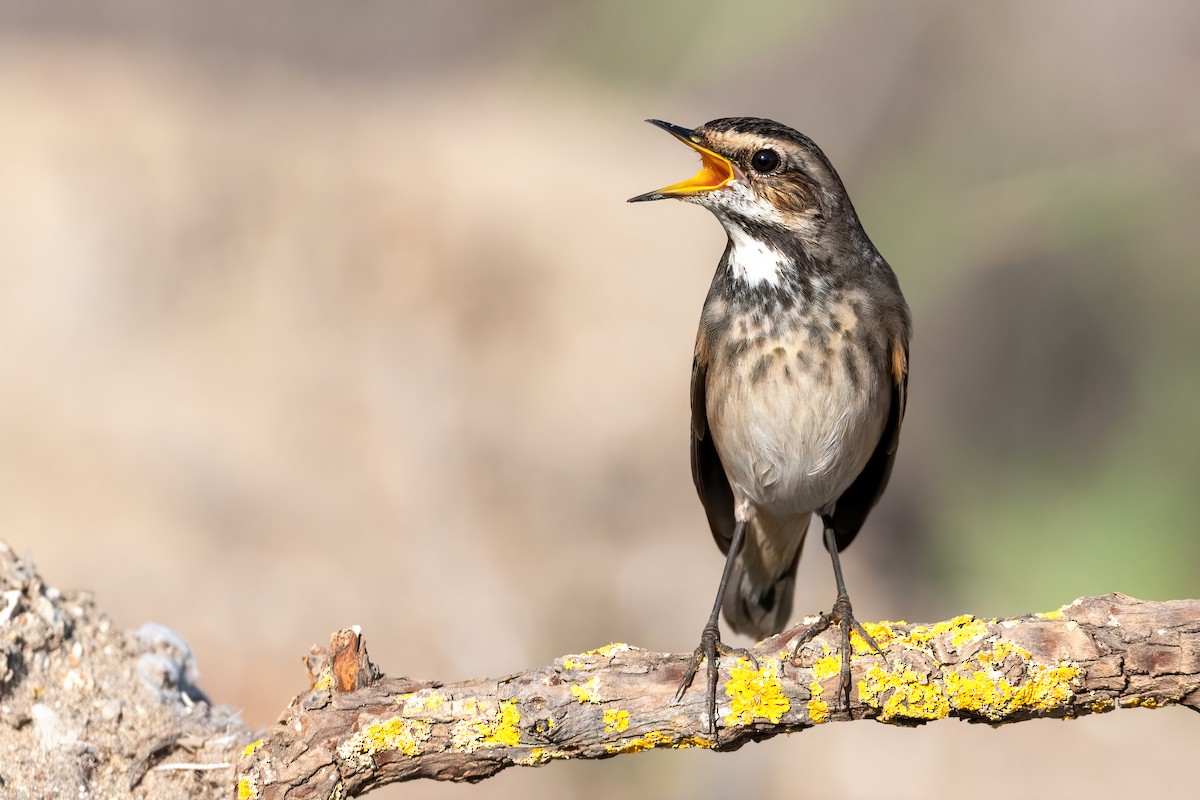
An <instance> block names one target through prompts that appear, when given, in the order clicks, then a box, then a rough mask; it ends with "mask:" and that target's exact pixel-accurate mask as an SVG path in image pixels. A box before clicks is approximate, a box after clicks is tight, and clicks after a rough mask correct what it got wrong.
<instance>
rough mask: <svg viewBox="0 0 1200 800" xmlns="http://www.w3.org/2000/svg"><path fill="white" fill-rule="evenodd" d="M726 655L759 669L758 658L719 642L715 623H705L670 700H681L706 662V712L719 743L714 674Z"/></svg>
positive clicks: (715, 679)
mask: <svg viewBox="0 0 1200 800" xmlns="http://www.w3.org/2000/svg"><path fill="white" fill-rule="evenodd" d="M725 656H738V657H740V658H744V659H746V660H748V661H749V662H750V663H752V664H753V665H754V668H755V669H758V659H757V658H755V656H754V654H753V653H751V652H750V651H749V650H747V649H745V648H744V647H729V646H727V645H725V644H724V643H722V642H721V632H720V631H719V630H717V628H716V627H710V626H705V628H704V631H703V632H702V633H701V634H700V644H699V645H698V646H697V647H696V649H695V650H694V651H693V652H692V657H691V659H690V661H689V663H688V668H687V672H685V673H684V674H683V680H682V681H680V682H679V689H677V690H676V692H675V699H674V700H673V701H672V702H671V704H672V705H679V704H680V703H681V702H683V696H684V694H685V693H686V692H687V690H688V687H689V686H691V684H692V680H693V679H694V678H695V677H696V672H698V671H699V669H700V664H701V663H702V662H704V663H705V665H706V667H705V679H706V680H705V683H706V684H707V689H708V692H707V695H706V698H705V699H706V700H707V709H706V710H707V712H708V714H707V716H708V732H709V733H710V734H712V736H713V739H714V744H717V743H719V738H718V732H717V676H718V673H719V670H720V663H719V661H720V658H721V657H725Z"/></svg>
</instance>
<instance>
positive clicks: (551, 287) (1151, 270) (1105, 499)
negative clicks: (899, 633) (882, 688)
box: [0, 0, 1200, 800]
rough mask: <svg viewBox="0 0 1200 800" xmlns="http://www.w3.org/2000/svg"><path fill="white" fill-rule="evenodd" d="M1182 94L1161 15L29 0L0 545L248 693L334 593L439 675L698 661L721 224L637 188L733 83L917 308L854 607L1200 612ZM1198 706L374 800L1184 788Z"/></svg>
mask: <svg viewBox="0 0 1200 800" xmlns="http://www.w3.org/2000/svg"><path fill="white" fill-rule="evenodd" d="M1198 82H1200V6H1197V5H1195V4H1192V3H1187V2H1183V0H1181V1H1180V2H1173V3H1172V2H1165V3H1158V4H1154V5H1153V6H1140V5H1134V4H1123V3H1118V2H1115V0H1114V1H1113V2H1102V3H1083V2H1068V3H1058V4H1053V5H1045V4H1040V3H1034V2H1022V3H1011V4H1004V5H1003V6H999V7H988V8H984V7H983V6H980V5H970V6H966V5H959V4H953V3H948V2H933V1H932V0H930V1H929V2H918V3H911V4H906V5H904V6H899V5H894V4H887V3H873V2H854V3H845V4H836V5H835V4H816V3H800V4H794V3H782V2H780V3H760V4H753V3H751V4H741V5H738V6H737V8H736V9H734V8H732V7H726V6H725V5H724V4H719V3H716V2H711V3H709V2H700V3H683V2H672V3H662V4H636V3H632V2H628V3H625V2H611V3H596V4H576V5H569V4H558V3H553V2H548V0H514V1H513V2H504V3H500V2H497V3H479V4H469V3H465V2H452V3H444V4H432V3H430V4H423V3H416V2H412V3H398V4H397V3H381V2H357V3H354V4H325V5H322V4H316V3H308V2H304V3H282V2H266V3H255V4H251V5H243V4H235V3H229V2H212V3H198V4H190V5H184V4H178V5H175V4H167V5H163V4H158V3H153V2H151V1H150V0H121V1H120V2H115V3H110V4H106V5H105V6H104V7H101V6H95V5H92V4H90V3H85V2H79V3H77V4H69V3H68V4H59V5H58V6H54V7H51V6H49V5H42V4H34V3H29V4H5V5H3V6H0V538H2V539H4V540H5V541H7V542H9V543H10V544H11V545H12V546H13V547H14V548H15V549H16V551H17V552H18V553H21V554H23V555H25V556H27V557H29V558H31V559H32V560H33V561H34V562H36V564H37V565H38V568H39V569H40V571H41V572H42V574H43V575H44V576H45V577H46V578H47V579H48V580H49V581H51V582H54V583H57V584H59V585H61V586H64V587H84V588H88V589H91V590H92V591H94V592H95V594H96V596H97V599H98V602H99V604H100V606H101V607H102V608H105V609H106V610H108V611H109V612H110V613H111V614H112V615H113V616H114V617H115V618H116V620H117V621H118V622H119V623H121V624H123V625H126V626H130V627H136V626H138V625H140V624H141V623H143V622H145V621H147V620H153V621H155V622H159V623H162V624H165V625H168V626H170V627H171V628H173V629H175V630H177V631H178V632H179V633H180V634H181V635H182V636H183V637H184V638H185V639H186V640H187V641H188V642H189V643H190V644H191V646H192V647H193V649H194V651H195V653H196V657H197V659H198V662H199V665H200V669H201V671H202V678H201V685H202V686H203V687H204V689H205V691H207V692H208V694H209V695H210V696H212V697H213V698H214V699H216V700H218V701H220V702H224V703H228V704H230V705H232V706H234V707H235V708H239V709H241V711H242V714H243V717H244V718H245V719H246V720H247V721H248V722H249V723H250V724H252V725H266V724H268V723H269V722H271V721H273V720H274V716H275V714H276V713H278V712H279V711H280V710H281V709H282V708H283V707H284V706H285V705H286V704H287V702H288V701H289V700H290V698H291V696H292V695H293V694H294V693H296V692H297V691H299V689H300V688H301V684H302V682H303V680H304V672H303V668H302V666H301V664H300V660H299V659H300V656H301V654H303V653H304V652H306V651H307V649H308V647H309V645H310V644H312V643H313V642H323V641H325V640H326V638H327V636H328V634H329V632H330V631H332V630H334V629H336V628H339V627H343V626H346V625H349V624H359V625H361V626H362V627H363V629H364V632H365V634H366V636H367V641H368V644H369V646H370V649H371V653H372V656H373V658H374V660H375V661H376V662H377V663H378V664H379V665H380V666H381V667H382V668H383V669H384V670H385V671H387V672H389V673H393V674H407V675H411V676H414V677H436V678H442V679H447V680H449V679H455V678H463V677H468V676H474V675H483V674H497V675H498V674H503V673H505V672H509V671H515V670H517V669H520V668H523V667H527V666H531V665H533V664H537V663H543V662H547V661H549V660H550V659H552V658H554V657H555V656H558V655H561V654H563V653H568V652H578V651H581V650H585V649H588V648H590V647H595V646H597V645H601V644H605V643H607V642H609V641H628V642H631V643H635V644H638V645H640V646H644V647H648V648H653V649H660V650H673V651H684V650H690V649H691V648H692V647H693V646H694V645H695V641H696V638H697V636H698V635H699V631H700V627H701V626H702V624H703V622H704V616H705V614H706V612H707V610H708V608H709V604H710V603H711V601H712V592H713V591H714V590H715V588H716V582H717V578H718V577H719V571H720V567H721V557H720V554H719V552H718V550H717V549H716V547H715V546H714V545H713V544H712V541H711V537H710V536H709V533H708V531H707V528H706V524H705V521H704V515H703V512H702V509H701V507H700V504H699V502H698V501H697V500H696V498H695V494H694V490H693V488H692V485H691V477H690V473H689V468H688V462H687V452H686V425H687V413H688V411H687V402H688V400H687V396H688V395H687V383H688V376H689V370H690V366H691V358H690V356H691V347H692V342H693V337H694V334H695V325H696V320H697V316H698V312H699V308H700V303H701V301H702V299H703V297H704V294H705V292H706V290H707V288H708V284H709V281H710V279H711V276H712V271H713V269H714V268H715V265H716V262H717V260H718V258H719V256H720V253H721V249H722V247H723V244H724V238H723V233H722V232H721V229H720V227H719V225H717V224H716V222H715V221H714V220H713V219H711V217H709V215H707V214H705V213H704V212H703V211H701V210H699V209H696V208H692V207H687V206H684V205H682V204H666V203H659V204H654V205H650V206H629V205H626V204H625V203H624V200H625V198H627V197H629V196H632V195H634V194H637V193H640V192H643V191H646V190H648V189H652V188H654V187H657V186H659V185H663V184H665V183H669V182H673V181H675V180H678V179H680V178H683V177H686V176H687V175H689V174H690V170H692V169H693V167H694V163H693V161H694V159H693V158H692V157H691V155H689V154H688V153H687V152H686V151H685V150H684V149H683V148H680V147H678V146H677V145H676V144H675V143H673V142H672V141H671V140H670V138H669V137H666V136H663V135H662V133H661V132H659V131H655V130H654V129H653V128H651V127H649V126H646V125H644V124H642V123H641V120H642V119H643V118H646V117H661V118H664V119H668V120H671V121H673V122H677V123H680V124H685V125H696V124H699V123H701V122H703V121H705V120H707V119H711V118H714V117H720V116H730V115H741V114H752V115H756V116H768V117H773V118H776V119H779V120H780V121H783V122H786V123H788V124H791V125H794V126H795V127H797V128H800V129H801V130H804V131H805V132H806V133H808V134H810V135H811V136H812V137H813V138H814V139H815V140H816V141H817V142H818V143H819V144H821V145H822V146H823V147H824V149H825V150H826V152H827V153H828V155H829V156H830V158H831V159H832V160H833V162H834V163H835V164H836V165H837V166H838V167H839V169H840V171H841V173H842V177H843V179H844V180H845V182H846V184H847V187H848V189H849V191H850V194H851V196H852V197H853V198H854V200H855V202H856V204H857V206H858V209H859V212H860V216H861V217H862V219H863V220H864V223H865V225H866V227H867V230H868V232H869V233H870V234H871V235H872V238H873V239H874V240H875V243H876V244H877V245H878V247H879V249H880V250H881V251H882V252H883V254H884V255H885V257H887V258H888V260H889V261H890V262H891V264H892V266H893V268H894V269H895V270H896V272H897V274H898V275H899V277H900V280H901V284H902V286H903V287H904V289H905V292H906V295H907V296H908V298H909V302H910V304H911V305H912V308H913V312H914V318H915V328H916V338H915V341H914V343H913V351H912V374H911V387H910V400H909V416H908V420H907V422H906V429H905V433H904V437H903V440H902V441H903V444H902V447H901V450H900V456H899V459H898V462H897V466H896V472H895V475H894V477H893V481H892V487H891V489H890V490H889V493H888V494H887V495H886V496H885V498H884V500H883V503H882V504H881V506H880V507H879V509H878V510H877V511H876V513H875V514H874V516H873V517H872V518H871V520H870V521H869V522H868V524H867V527H866V528H865V529H864V532H863V535H862V536H861V537H860V538H859V539H858V540H857V542H856V543H855V545H854V547H852V548H850V549H849V550H848V551H847V554H846V557H845V560H844V563H845V565H846V569H847V580H848V581H849V583H850V587H851V592H852V593H853V596H854V597H855V607H856V609H857V610H858V612H859V614H860V616H861V617H863V618H865V619H882V618H891V619H899V618H905V619H924V620H934V619H941V618H945V617H948V616H952V615H955V614H958V613H976V614H979V615H986V616H994V615H1007V614H1016V613H1021V612H1032V611H1045V610H1049V609H1051V608H1054V607H1056V606H1058V605H1059V604H1061V603H1065V602H1069V601H1070V600H1072V599H1074V598H1075V597H1077V596H1080V595H1083V594H1094V593H1101V592H1106V591H1123V592H1126V593H1128V594H1132V595H1135V596H1141V597H1146V598H1148V599H1166V598H1169V597H1182V596H1190V597H1195V596H1197V595H1200V522H1198V520H1200V492H1197V488H1196V487H1197V485H1198V484H1200V416H1198V413H1197V408H1200V316H1198V315H1197V308H1200V103H1198V102H1197V100H1196V86H1197V84H1198ZM801 563H802V566H801V578H800V582H799V585H800V588H799V590H798V596H797V601H796V606H797V609H798V610H800V611H803V612H805V613H808V612H815V611H817V610H819V609H821V608H824V607H827V606H828V605H829V604H830V603H831V601H832V599H833V582H832V579H831V576H830V575H829V567H828V561H827V558H826V556H825V555H824V553H823V552H821V550H820V549H819V548H818V547H815V546H811V545H810V549H809V550H808V551H807V553H806V555H805V557H804V558H803V559H802V562H801ZM1198 736H1200V718H1196V717H1195V715H1188V714H1187V713H1186V712H1183V711H1178V710H1174V709H1168V710H1165V711H1158V712H1154V713H1149V712H1134V711H1121V712H1117V713H1114V714H1108V715H1104V716H1101V717H1096V718H1090V719H1085V720H1081V721H1076V722H1071V723H1062V722H1050V721H1045V722H1034V723H1026V724H1021V725H1017V726H1012V727H1011V728H1008V729H1002V730H991V729H988V728H986V727H981V726H967V725H962V724H955V723H949V722H948V723H943V724H936V725H932V726H928V727H926V728H923V729H919V730H898V729H891V728H886V727H884V726H879V725H873V724H867V723H857V724H853V725H833V726H828V728H825V729H821V730H817V731H813V732H811V733H806V734H805V735H803V736H800V737H791V738H788V739H787V740H786V741H785V740H782V739H776V740H772V741H770V742H768V743H764V744H761V745H757V746H751V747H747V748H745V749H744V750H742V751H739V752H738V753H735V754H726V755H719V756H716V755H713V754H710V753H654V754H648V755H644V756H636V757H626V758H621V759H618V760H615V761H609V762H603V763H594V764H555V765H553V766H550V767H546V768H544V769H539V770H532V769H525V770H509V771H508V772H506V773H504V774H502V775H500V776H499V777H497V778H495V779H492V780H489V781H487V782H485V783H483V784H481V785H479V786H474V787H463V786H443V785H431V784H422V785H409V786H406V787H403V788H396V787H392V788H391V789H388V790H382V791H380V792H378V793H377V795H372V796H373V797H374V796H378V797H380V798H381V800H382V799H384V798H389V797H400V796H401V793H402V792H403V793H404V796H406V797H450V796H454V797H466V796H471V797H496V796H510V795H513V794H519V795H524V796H532V797H562V796H577V797H601V796H605V797H608V796H628V797H644V796H659V797H670V798H674V797H688V798H701V797H728V796H743V795H748V794H750V793H752V792H754V793H765V794H767V795H769V796H779V795H783V794H784V793H785V792H786V793H792V792H795V791H798V790H799V789H800V787H805V788H807V789H809V790H810V791H811V794H813V795H827V794H834V793H836V795H837V796H840V797H846V798H855V797H877V796H880V795H885V796H888V797H896V798H905V797H948V796H960V795H962V794H964V793H967V792H968V791H969V793H970V794H972V795H973V796H977V797H981V798H990V797H1008V796H1012V795H1013V794H1014V793H1018V792H1019V793H1020V795H1021V796H1024V797H1031V798H1039V797H1051V796H1084V795H1085V794H1086V795H1087V796H1089V797H1093V798H1102V797H1114V798H1115V797H1125V796H1131V795H1135V796H1162V797H1182V796H1188V795H1189V794H1192V793H1194V792H1195V783H1194V778H1192V777H1190V776H1189V775H1188V774H1187V771H1188V770H1189V769H1191V763H1190V762H1191V760H1192V758H1193V755H1194V750H1195V742H1196V741H1197V737H1198ZM981 775H982V776H985V777H983V779H982V780H981Z"/></svg>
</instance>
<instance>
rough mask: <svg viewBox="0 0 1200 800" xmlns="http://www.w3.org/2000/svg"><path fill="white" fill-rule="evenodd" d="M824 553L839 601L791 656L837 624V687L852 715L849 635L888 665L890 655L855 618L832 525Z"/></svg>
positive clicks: (822, 613)
mask: <svg viewBox="0 0 1200 800" xmlns="http://www.w3.org/2000/svg"><path fill="white" fill-rule="evenodd" d="M825 549H827V550H828V551H829V557H830V558H832V559H833V577H834V579H836V580H837V593H838V594H837V600H835V601H834V602H833V609H832V610H831V611H830V613H828V614H826V613H825V612H821V617H820V619H818V620H817V621H816V622H815V623H814V624H813V625H811V626H810V627H809V629H808V630H806V631H805V632H804V633H803V634H801V635H800V638H798V639H797V640H796V644H795V647H794V649H793V651H792V652H793V654H794V655H799V653H800V648H801V647H803V646H804V645H806V644H808V643H809V642H810V641H812V640H813V638H814V637H816V636H817V635H818V634H820V633H824V632H825V631H827V630H828V629H829V628H831V627H832V626H833V624H834V623H837V626H838V629H839V630H840V631H841V634H842V641H841V651H842V668H841V675H840V680H839V683H838V698H839V700H841V701H842V702H844V703H845V704H846V713H847V714H849V713H850V658H851V656H852V655H853V653H854V650H853V648H852V647H851V646H850V631H852V630H853V631H854V632H855V633H857V634H858V635H859V636H861V637H862V639H863V641H864V642H866V643H867V644H868V645H870V646H871V649H872V650H874V651H875V652H876V653H878V654H879V657H880V658H882V659H884V660H885V661H886V660H887V655H886V654H885V653H884V652H883V648H881V647H880V646H879V643H878V642H876V641H875V639H874V637H872V636H871V634H869V633H867V630H866V628H864V627H863V626H862V624H861V623H860V622H859V621H858V620H857V619H855V618H854V609H853V608H851V606H850V595H849V593H848V592H847V591H846V580H845V579H844V578H843V577H842V562H841V560H840V559H839V558H838V549H837V539H836V536H835V534H834V530H833V526H832V525H829V524H826V525H825Z"/></svg>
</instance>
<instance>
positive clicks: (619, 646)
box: [582, 642, 629, 658]
mask: <svg viewBox="0 0 1200 800" xmlns="http://www.w3.org/2000/svg"><path fill="white" fill-rule="evenodd" d="M628 649H629V645H627V644H625V643H624V642H613V643H612V644H606V645H604V646H603V647H597V648H596V649H595V650H588V651H587V652H586V653H583V654H582V655H583V656H584V657H585V658H587V657H590V656H604V657H605V658H608V657H609V656H612V655H616V654H617V653H624V652H625V651H626V650H628Z"/></svg>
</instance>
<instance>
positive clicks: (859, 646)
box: [850, 622, 908, 656]
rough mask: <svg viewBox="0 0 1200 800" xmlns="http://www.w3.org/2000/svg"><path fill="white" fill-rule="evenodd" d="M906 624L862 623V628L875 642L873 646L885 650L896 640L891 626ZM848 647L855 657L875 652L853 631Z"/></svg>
mask: <svg viewBox="0 0 1200 800" xmlns="http://www.w3.org/2000/svg"><path fill="white" fill-rule="evenodd" d="M907 624H908V623H906V622H864V623H863V624H862V626H863V629H864V630H865V631H866V632H867V635H869V636H870V637H871V638H872V639H874V640H875V644H877V645H879V646H880V647H885V648H886V647H887V646H888V645H889V644H891V643H892V642H893V641H895V640H896V638H897V633H896V631H895V630H894V629H893V628H892V626H893V625H907ZM850 645H851V647H853V648H854V655H856V656H865V655H870V654H871V653H874V652H875V649H874V648H873V647H871V645H869V644H867V640H866V639H864V638H862V636H860V635H859V633H858V631H855V630H852V631H850Z"/></svg>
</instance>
